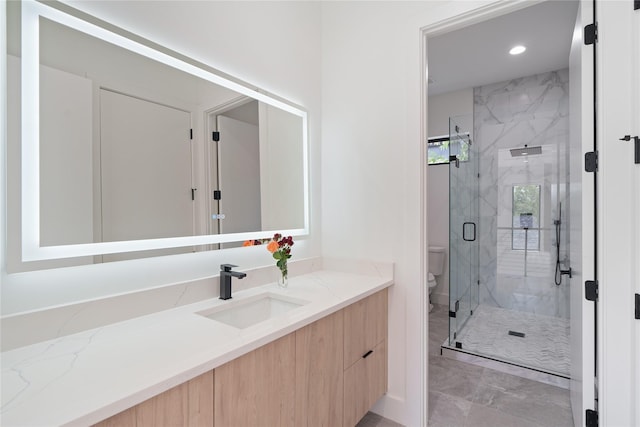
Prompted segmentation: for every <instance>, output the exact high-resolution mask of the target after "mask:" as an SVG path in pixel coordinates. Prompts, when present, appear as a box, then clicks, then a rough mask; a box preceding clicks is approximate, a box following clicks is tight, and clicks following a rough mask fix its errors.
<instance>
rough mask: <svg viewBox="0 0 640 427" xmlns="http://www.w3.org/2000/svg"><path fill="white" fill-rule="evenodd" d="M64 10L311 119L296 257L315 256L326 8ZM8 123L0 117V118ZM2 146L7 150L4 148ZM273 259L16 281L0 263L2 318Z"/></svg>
mask: <svg viewBox="0 0 640 427" xmlns="http://www.w3.org/2000/svg"><path fill="white" fill-rule="evenodd" d="M68 3H69V4H70V5H72V6H74V7H77V8H80V9H82V10H84V11H86V12H88V13H91V14H94V15H99V16H100V18H102V19H104V20H106V21H109V22H112V23H114V24H115V25H118V26H120V27H123V28H125V29H127V30H130V31H132V32H134V33H137V34H139V35H141V36H143V37H146V38H148V39H150V40H153V41H156V42H159V43H160V44H164V45H165V46H167V47H169V48H171V49H173V50H176V51H179V52H182V53H184V54H186V55H188V56H191V57H193V58H194V59H196V60H199V61H201V62H204V63H206V64H209V65H211V66H213V67H215V68H218V69H220V70H221V71H223V72H226V73H229V74H232V75H235V76H236V77H239V78H241V79H244V80H245V81H247V82H248V83H250V84H252V85H255V86H257V87H260V88H261V89H263V90H265V91H268V92H271V93H275V94H278V95H280V96H282V97H283V98H285V99H288V100H290V101H292V102H294V103H297V104H299V105H301V106H302V107H303V108H305V109H307V110H308V111H309V117H310V127H309V146H310V159H311V160H310V162H311V164H310V173H311V177H310V181H311V184H310V186H311V235H310V236H309V237H308V238H300V239H297V241H296V246H295V247H294V252H293V256H294V258H295V259H302V258H307V257H310V256H316V255H318V254H319V253H320V237H319V236H320V235H319V230H320V224H319V218H320V217H319V206H320V205H319V203H320V198H319V196H320V180H319V159H320V154H319V153H320V151H319V147H320V144H319V142H320V141H319V139H320V119H321V115H320V87H321V84H320V56H319V54H318V52H319V51H320V10H319V8H320V5H319V4H318V3H313V2H301V3H287V4H285V3H262V2H258V3H250V2H179V1H166V2H165V1H160V2H152V1H150V2H110V1H70V2H68ZM2 34H5V32H3V33H2ZM3 61H4V57H3ZM2 93H3V94H4V93H5V92H4V91H3V92H2ZM3 102H4V95H3ZM3 109H4V108H3ZM4 117H5V115H4V114H3V120H5V119H4ZM3 135H4V134H3ZM3 138H4V137H3ZM2 142H3V145H2V151H3V152H4V151H5V150H6V141H5V140H4V139H3V141H2ZM4 178H5V177H4V176H3V179H4ZM4 200H5V199H4V198H3V199H2V201H1V202H0V203H2V204H3V205H2V209H0V222H1V223H2V224H3V227H5V229H3V232H4V233H3V235H5V236H6V231H7V230H6V226H5V225H4V224H5V221H6V215H7V209H8V207H7V206H6V205H5V202H4ZM16 237H18V236H16ZM3 243H4V242H3ZM3 247H4V245H3ZM267 255H268V254H266V255H265V253H264V248H262V250H260V248H240V249H233V250H229V251H210V252H202V253H195V254H186V255H178V256H169V257H158V258H150V259H144V260H133V261H125V262H117V263H107V264H98V265H89V266H80V267H74V268H58V269H52V270H41V271H34V272H29V273H18V274H8V273H7V270H6V263H5V262H4V259H3V262H2V276H1V281H2V289H1V292H2V294H1V296H2V314H3V315H8V314H11V313H19V312H24V311H28V310H35V309H39V308H43V307H50V306H54V305H64V304H69V303H71V302H77V301H84V300H89V299H95V298H100V297H103V296H107V295H113V294H121V293H128V292H132V291H134V290H138V289H147V288H152V287H159V286H165V285H168V284H172V283H180V282H184V281H187V280H194V279H198V278H203V277H208V276H213V275H216V274H217V271H218V270H219V265H220V264H222V263H228V262H231V263H233V264H237V265H239V266H240V269H243V268H249V267H255V266H264V265H271V264H272V259H271V257H270V256H267Z"/></svg>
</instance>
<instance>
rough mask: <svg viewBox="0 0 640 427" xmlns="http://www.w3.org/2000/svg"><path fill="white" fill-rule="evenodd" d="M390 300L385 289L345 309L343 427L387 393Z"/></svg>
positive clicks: (351, 423)
mask: <svg viewBox="0 0 640 427" xmlns="http://www.w3.org/2000/svg"><path fill="white" fill-rule="evenodd" d="M387 298H388V297H387V290H386V289H385V290H382V291H380V292H378V293H375V294H373V295H371V296H370V297H368V298H365V299H363V300H361V301H358V302H356V303H354V304H352V305H350V306H348V307H347V308H345V309H344V365H343V368H344V418H343V426H344V427H352V426H354V425H356V424H357V423H358V421H359V420H360V419H361V418H362V417H363V416H364V415H365V414H366V413H367V411H368V410H369V409H370V408H371V407H372V406H373V405H374V404H375V403H376V401H377V400H378V399H379V398H380V397H381V396H382V395H383V394H384V393H385V392H386V391H387Z"/></svg>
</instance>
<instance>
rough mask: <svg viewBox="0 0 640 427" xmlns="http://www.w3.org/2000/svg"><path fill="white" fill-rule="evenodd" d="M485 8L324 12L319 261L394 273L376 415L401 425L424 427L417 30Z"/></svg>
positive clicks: (390, 5)
mask: <svg viewBox="0 0 640 427" xmlns="http://www.w3.org/2000/svg"><path fill="white" fill-rule="evenodd" d="M489 3H491V2H473V1H469V2H455V1H450V2H325V3H323V5H322V19H323V29H324V31H323V37H322V82H323V93H322V112H323V114H322V135H323V137H322V183H323V186H322V233H323V236H322V238H323V254H325V255H338V256H356V257H360V258H371V259H377V260H390V261H393V262H394V263H395V286H394V287H393V288H391V293H390V299H389V301H390V306H389V390H388V394H387V396H386V397H385V398H384V399H383V400H382V401H381V402H379V404H378V405H377V406H376V408H375V409H376V411H378V412H379V413H382V414H383V415H384V416H386V417H389V418H392V419H394V420H396V421H398V422H400V423H402V424H405V425H411V426H417V425H421V423H422V422H423V421H424V420H423V419H422V417H423V415H424V414H422V413H421V407H422V406H423V405H424V403H425V402H422V401H421V400H422V399H421V398H422V397H424V398H425V401H426V396H425V395H424V394H423V389H422V385H423V384H422V379H423V376H426V372H425V371H426V355H425V353H424V352H425V348H424V347H423V344H422V343H423V342H424V339H425V337H426V336H427V335H426V334H427V332H428V331H427V325H426V324H423V319H424V316H425V313H424V312H423V311H422V308H423V305H424V302H425V301H426V294H427V291H426V290H425V289H423V277H424V276H426V270H425V269H424V267H425V265H424V264H425V263H424V261H423V259H422V258H423V257H426V250H427V248H426V245H425V246H422V242H423V240H422V237H423V235H425V234H426V230H425V228H426V221H425V222H423V219H422V218H421V217H420V215H421V197H422V194H423V192H425V191H426V188H425V187H423V185H422V184H423V183H422V178H421V168H422V163H423V162H424V160H423V154H422V144H423V143H422V142H421V135H420V128H421V122H422V121H421V118H420V114H421V99H422V96H421V79H423V78H424V75H425V74H424V71H421V70H420V68H421V52H420V44H421V43H420V29H421V28H422V27H423V26H427V25H431V24H434V23H436V22H440V21H442V20H445V19H448V18H451V17H453V16H456V15H458V14H462V13H465V12H468V11H470V10H472V9H474V8H478V7H481V6H486V5H487V4H489ZM427 179H428V177H427ZM423 227H424V228H423ZM425 283H426V282H425ZM425 323H426V322H425ZM425 345H426V344H425ZM425 424H426V422H425Z"/></svg>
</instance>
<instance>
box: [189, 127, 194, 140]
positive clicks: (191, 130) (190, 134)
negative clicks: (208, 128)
mask: <svg viewBox="0 0 640 427" xmlns="http://www.w3.org/2000/svg"><path fill="white" fill-rule="evenodd" d="M189 139H193V129H189Z"/></svg>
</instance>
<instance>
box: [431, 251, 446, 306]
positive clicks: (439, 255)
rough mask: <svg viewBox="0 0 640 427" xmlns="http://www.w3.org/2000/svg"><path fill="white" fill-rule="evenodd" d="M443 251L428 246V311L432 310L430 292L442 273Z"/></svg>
mask: <svg viewBox="0 0 640 427" xmlns="http://www.w3.org/2000/svg"><path fill="white" fill-rule="evenodd" d="M445 253H446V251H445V249H444V248H443V247H442V246H429V278H428V282H427V283H428V284H429V311H431V310H432V309H433V304H431V292H433V289H434V288H435V287H436V285H437V284H438V282H437V281H436V276H440V275H441V274H442V273H443V272H444V258H445Z"/></svg>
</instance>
